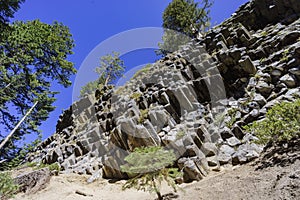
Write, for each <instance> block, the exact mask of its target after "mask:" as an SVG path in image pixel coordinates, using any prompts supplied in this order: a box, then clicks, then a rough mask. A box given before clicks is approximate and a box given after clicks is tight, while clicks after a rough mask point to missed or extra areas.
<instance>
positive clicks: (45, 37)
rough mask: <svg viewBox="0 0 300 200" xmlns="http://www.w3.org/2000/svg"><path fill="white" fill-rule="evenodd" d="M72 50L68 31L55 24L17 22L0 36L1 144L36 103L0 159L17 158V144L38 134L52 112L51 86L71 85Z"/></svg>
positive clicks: (64, 27)
mask: <svg viewBox="0 0 300 200" xmlns="http://www.w3.org/2000/svg"><path fill="white" fill-rule="evenodd" d="M73 47H74V44H73V39H72V36H71V34H70V32H69V29H68V28H67V27H66V26H64V25H62V24H61V23H58V22H54V23H53V24H52V25H49V24H45V23H42V22H40V21H39V20H34V21H28V22H20V21H17V22H14V23H13V24H11V25H9V28H8V29H6V31H3V32H1V33H0V119H1V124H2V125H3V128H4V129H5V131H3V129H2V130H1V131H2V132H1V133H0V141H1V140H2V139H3V138H4V135H6V134H7V132H9V131H11V130H12V129H13V128H14V127H15V125H16V124H17V123H18V122H19V121H20V119H21V118H22V117H23V116H24V115H25V113H26V112H27V111H28V110H29V109H30V107H31V106H32V105H33V104H34V103H35V102H38V104H37V106H36V107H35V108H34V110H33V111H32V113H31V114H30V115H29V116H28V117H27V118H26V120H25V121H24V122H23V123H22V125H21V126H20V128H19V129H18V130H17V131H16V132H15V134H14V135H13V137H12V138H11V140H10V141H9V142H8V143H7V144H6V146H5V148H4V149H1V152H0V160H1V159H8V160H11V159H12V158H13V157H14V156H15V155H17V154H18V152H19V151H20V148H19V147H17V146H16V142H17V141H19V140H20V139H22V138H23V136H24V135H25V134H33V133H38V132H39V131H38V126H39V125H41V123H42V122H43V121H45V120H46V119H47V118H48V116H49V113H50V112H51V111H53V110H54V108H55V107H54V106H53V105H52V104H53V103H54V101H55V100H56V98H55V95H56V94H57V93H58V92H56V91H52V90H51V84H52V83H53V82H58V83H59V84H61V85H63V86H64V87H68V86H70V85H71V82H70V80H69V79H70V76H71V75H73V74H75V72H76V69H75V68H74V67H73V63H71V62H69V61H68V60H67V56H68V55H70V54H72V53H73V52H72V48H73Z"/></svg>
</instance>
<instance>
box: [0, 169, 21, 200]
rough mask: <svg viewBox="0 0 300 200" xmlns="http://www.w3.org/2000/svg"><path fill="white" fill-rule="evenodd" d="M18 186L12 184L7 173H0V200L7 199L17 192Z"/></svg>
mask: <svg viewBox="0 0 300 200" xmlns="http://www.w3.org/2000/svg"><path fill="white" fill-rule="evenodd" d="M18 188H19V187H18V185H16V184H15V183H14V180H13V179H12V178H11V176H10V174H9V173H7V172H4V173H3V172H1V173H0V199H1V200H4V199H9V198H12V197H13V195H14V194H15V193H16V192H17V191H18Z"/></svg>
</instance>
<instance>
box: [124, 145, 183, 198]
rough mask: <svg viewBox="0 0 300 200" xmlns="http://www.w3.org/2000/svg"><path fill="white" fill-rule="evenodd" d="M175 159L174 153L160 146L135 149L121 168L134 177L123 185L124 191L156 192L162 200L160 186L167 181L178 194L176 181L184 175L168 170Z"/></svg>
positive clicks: (173, 169) (174, 169) (171, 169)
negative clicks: (132, 189) (129, 189)
mask: <svg viewBox="0 0 300 200" xmlns="http://www.w3.org/2000/svg"><path fill="white" fill-rule="evenodd" d="M175 159H176V157H175V154H174V153H173V151H169V150H164V149H163V148H162V147H159V146H150V147H141V148H135V149H134V151H133V152H132V153H130V154H129V155H128V156H127V157H126V158H125V161H126V162H127V164H125V165H122V166H121V171H122V172H125V173H127V174H129V176H131V177H132V178H130V179H129V180H128V181H127V182H126V183H125V184H124V185H123V190H125V189H128V188H135V189H137V190H142V191H148V192H155V193H156V194H157V197H158V199H159V200H161V199H163V197H162V195H161V192H160V186H161V183H162V181H166V182H167V183H168V185H169V186H171V187H172V188H173V190H174V192H177V186H176V183H175V179H176V178H179V177H180V176H182V174H181V173H180V172H178V169H177V168H167V167H169V166H172V165H173V163H174V161H175Z"/></svg>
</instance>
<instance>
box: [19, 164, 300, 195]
mask: <svg viewBox="0 0 300 200" xmlns="http://www.w3.org/2000/svg"><path fill="white" fill-rule="evenodd" d="M256 169H257V167H256V166H252V165H251V164H247V165H243V166H238V167H234V168H231V169H224V170H222V171H221V172H212V173H210V175H209V176H208V177H206V178H204V179H203V180H201V181H199V182H193V183H189V184H182V185H181V187H182V188H183V189H184V191H185V192H182V191H180V192H179V193H178V194H176V195H173V197H172V196H171V195H170V196H169V197H170V199H182V200H185V199H199V200H201V199H203V200H204V199H205V200H207V199H213V200H217V199H222V200H224V199H231V200H235V199H236V200H241V199H251V200H253V199H259V200H262V199H295V200H296V199H300V160H296V161H295V162H294V163H293V164H290V165H288V166H284V167H281V166H272V167H268V168H264V169H260V170H256ZM87 178H88V176H79V175H75V174H69V175H66V174H61V175H59V176H54V177H52V179H51V181H50V184H49V185H48V186H47V188H45V189H43V190H41V191H39V192H37V193H36V194H30V195H25V194H18V195H17V196H16V197H15V199H17V200H21V199H22V200H39V199H47V200H58V199H63V200H75V199H76V200H77V199H84V200H85V199H86V200H92V199H93V200H96V199H97V200H116V199H122V200H144V199H145V200H153V199H155V198H156V195H155V194H149V193H146V192H142V191H136V190H126V191H122V189H121V188H122V184H123V183H124V181H118V182H115V183H109V181H108V180H98V181H96V182H94V183H91V184H87V183H86V180H87ZM170 192H171V189H170V188H168V187H167V186H163V188H162V193H163V194H167V193H170ZM80 193H83V194H84V195H86V196H84V195H83V194H80Z"/></svg>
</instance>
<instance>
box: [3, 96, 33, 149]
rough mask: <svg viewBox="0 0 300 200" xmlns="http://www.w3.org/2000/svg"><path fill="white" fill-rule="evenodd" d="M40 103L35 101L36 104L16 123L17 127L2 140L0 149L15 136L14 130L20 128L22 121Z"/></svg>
mask: <svg viewBox="0 0 300 200" xmlns="http://www.w3.org/2000/svg"><path fill="white" fill-rule="evenodd" d="M37 104H38V101H37V102H35V103H34V105H33V106H32V107H31V108H30V109H29V110H28V112H27V113H26V115H24V117H23V118H22V119H21V121H19V123H18V124H17V125H16V127H15V128H14V129H13V130H12V131H11V132H10V134H8V135H7V136H6V138H5V139H4V140H3V141H2V142H1V144H0V149H2V148H3V147H4V145H5V144H6V143H7V142H8V140H9V139H10V138H11V137H12V136H13V134H14V132H15V131H16V130H17V129H18V128H19V126H20V125H21V124H22V122H23V121H24V120H25V119H26V117H27V116H28V115H29V114H30V113H31V112H32V110H33V109H34V107H35V106H36V105H37Z"/></svg>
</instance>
